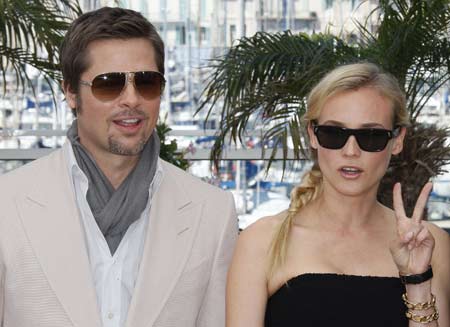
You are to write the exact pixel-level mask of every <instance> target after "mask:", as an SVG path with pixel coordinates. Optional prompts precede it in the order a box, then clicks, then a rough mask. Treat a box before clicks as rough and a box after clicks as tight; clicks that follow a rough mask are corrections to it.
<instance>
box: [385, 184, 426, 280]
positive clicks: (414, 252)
mask: <svg viewBox="0 0 450 327" xmlns="http://www.w3.org/2000/svg"><path fill="white" fill-rule="evenodd" d="M432 188H433V184H432V183H427V184H425V186H424V187H423V188H422V191H421V192H420V195H419V197H418V199H417V202H416V206H415V207H414V212H413V215H412V217H411V218H408V217H407V216H406V213H405V208H404V206H403V200H402V190H401V185H400V183H396V184H395V185H394V194H393V196H394V211H395V217H396V219H397V238H396V239H395V240H394V241H393V242H392V243H391V246H390V250H391V254H392V258H393V259H394V262H395V264H396V265H397V268H398V271H399V272H400V274H401V275H414V274H421V273H423V272H424V271H426V270H427V269H428V266H429V265H430V264H431V257H432V255H433V249H434V238H433V235H432V234H431V233H430V231H429V230H428V228H427V227H426V226H425V224H424V222H423V221H422V217H423V211H424V209H425V205H426V202H427V198H428V195H429V194H430V191H431V189H432Z"/></svg>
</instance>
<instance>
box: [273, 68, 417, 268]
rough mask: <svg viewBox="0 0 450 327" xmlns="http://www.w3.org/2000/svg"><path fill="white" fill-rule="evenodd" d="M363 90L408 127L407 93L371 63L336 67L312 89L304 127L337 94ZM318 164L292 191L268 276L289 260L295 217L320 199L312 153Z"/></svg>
mask: <svg viewBox="0 0 450 327" xmlns="http://www.w3.org/2000/svg"><path fill="white" fill-rule="evenodd" d="M363 87H369V88H373V89H375V90H377V91H378V92H379V93H380V95H381V96H383V97H384V98H386V99H388V100H390V102H391V103H392V112H393V126H408V125H409V115H408V112H407V110H406V98H405V93H404V92H403V90H402V89H401V88H400V86H399V84H398V82H397V80H396V79H395V77H393V76H392V75H390V74H388V73H385V72H383V71H382V70H381V69H380V68H379V67H378V66H377V65H375V64H372V63H356V64H349V65H344V66H340V67H337V68H335V69H333V70H332V71H331V72H329V73H328V74H326V75H325V76H324V77H323V78H322V79H321V80H320V81H319V83H318V84H317V85H316V86H315V87H314V88H313V89H312V90H311V92H310V93H309V96H308V98H307V108H308V109H307V111H306V113H305V115H304V116H303V121H304V123H305V126H308V125H309V124H312V123H315V122H316V121H317V120H318V119H319V117H320V113H321V111H322V108H323V106H324V104H325V103H326V102H327V101H328V100H329V99H330V98H331V97H333V96H335V95H336V94H338V93H341V92H346V91H356V90H358V89H360V88H363ZM312 156H313V159H314V161H315V163H314V165H313V167H312V169H311V170H310V171H309V172H307V173H306V174H305V175H304V176H303V178H302V181H301V183H300V185H299V186H297V187H295V188H294V189H293V190H292V192H291V203H290V205H289V210H288V212H287V215H286V217H285V218H284V219H283V221H282V222H281V224H280V226H279V227H278V229H277V230H276V232H275V234H274V236H273V239H272V244H271V247H270V254H269V255H270V260H269V274H270V276H273V274H274V273H275V271H276V270H278V269H279V268H280V267H282V266H283V265H284V263H285V261H286V255H287V247H288V242H289V235H290V231H291V228H292V225H293V223H294V217H295V216H296V215H297V213H298V212H299V211H300V210H301V208H303V207H305V206H306V205H307V204H308V203H310V202H311V201H313V200H315V199H317V198H318V196H319V195H320V194H321V192H322V172H321V171H320V167H319V165H318V163H317V161H316V160H315V159H316V153H315V151H314V150H312Z"/></svg>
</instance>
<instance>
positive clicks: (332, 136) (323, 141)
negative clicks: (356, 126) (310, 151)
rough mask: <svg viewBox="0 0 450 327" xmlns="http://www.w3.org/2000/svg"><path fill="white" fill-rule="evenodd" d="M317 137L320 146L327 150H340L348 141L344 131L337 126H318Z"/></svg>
mask: <svg viewBox="0 0 450 327" xmlns="http://www.w3.org/2000/svg"><path fill="white" fill-rule="evenodd" d="M316 136H317V140H318V141H319V144H320V145H321V146H323V147H324V148H327V149H332V150H336V149H340V148H342V147H343V146H344V145H345V143H346V142H347V139H348V134H347V133H346V132H345V130H344V129H342V128H340V127H337V126H317V127H316Z"/></svg>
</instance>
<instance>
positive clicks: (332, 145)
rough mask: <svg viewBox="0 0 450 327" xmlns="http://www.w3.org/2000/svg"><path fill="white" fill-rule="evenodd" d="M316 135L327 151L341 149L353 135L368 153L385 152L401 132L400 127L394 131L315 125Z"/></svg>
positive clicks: (361, 147) (360, 146)
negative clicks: (389, 143)
mask: <svg viewBox="0 0 450 327" xmlns="http://www.w3.org/2000/svg"><path fill="white" fill-rule="evenodd" d="M313 128H314V134H315V135H316V137H317V140H318V141H319V144H320V145H321V146H322V147H324V148H327V149H332V150H337V149H341V148H342V147H343V146H344V145H345V144H346V143H347V141H348V138H349V137H350V136H351V135H353V136H354V137H355V138H356V142H358V146H359V148H360V149H361V150H363V151H367V152H379V151H383V150H384V148H385V147H386V145H387V144H388V142H389V140H390V139H392V138H394V137H396V136H397V135H398V134H399V132H400V127H396V128H394V130H392V131H391V130H388V129H382V128H359V129H351V128H345V127H339V126H328V125H315V126H313Z"/></svg>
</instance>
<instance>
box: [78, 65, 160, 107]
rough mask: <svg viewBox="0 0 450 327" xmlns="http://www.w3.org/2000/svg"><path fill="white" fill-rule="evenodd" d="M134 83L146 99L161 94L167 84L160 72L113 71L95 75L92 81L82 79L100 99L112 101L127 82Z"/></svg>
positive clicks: (82, 83) (81, 82)
mask: <svg viewBox="0 0 450 327" xmlns="http://www.w3.org/2000/svg"><path fill="white" fill-rule="evenodd" d="M127 82H128V83H133V85H134V87H135V88H136V90H137V91H138V93H139V94H140V95H141V96H142V97H143V98H144V99H146V100H152V99H154V98H156V97H159V96H161V94H162V92H163V91H164V86H165V85H166V80H165V78H164V76H163V75H162V74H161V73H159V72H154V71H142V72H111V73H104V74H100V75H97V76H95V77H94V79H93V80H92V82H86V81H82V80H80V84H81V85H86V86H90V87H91V91H92V94H93V95H94V97H96V98H97V99H98V100H100V101H111V100H114V99H115V98H117V97H118V96H120V94H122V91H123V90H124V89H125V86H126V84H127Z"/></svg>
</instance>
